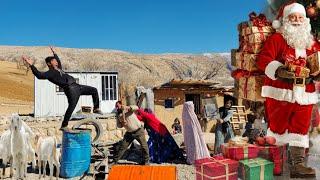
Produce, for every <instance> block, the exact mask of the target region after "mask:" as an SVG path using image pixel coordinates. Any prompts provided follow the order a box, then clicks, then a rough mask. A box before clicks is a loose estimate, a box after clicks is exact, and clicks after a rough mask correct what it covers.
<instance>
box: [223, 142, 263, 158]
mask: <svg viewBox="0 0 320 180" xmlns="http://www.w3.org/2000/svg"><path fill="white" fill-rule="evenodd" d="M221 150H222V153H223V156H224V157H226V158H230V159H234V160H242V159H248V158H249V159H252V158H256V157H258V153H259V148H258V147H257V146H256V145H252V144H248V145H246V146H231V145H230V144H228V143H225V144H222V145H221Z"/></svg>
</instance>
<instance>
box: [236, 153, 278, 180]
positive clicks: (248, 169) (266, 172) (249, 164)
mask: <svg viewBox="0 0 320 180" xmlns="http://www.w3.org/2000/svg"><path fill="white" fill-rule="evenodd" d="M273 168H274V164H273V162H271V161H268V160H265V159H262V158H255V159H245V160H241V161H239V177H240V178H241V179H243V180H269V179H270V180H273Z"/></svg>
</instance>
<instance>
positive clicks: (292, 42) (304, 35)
mask: <svg viewBox="0 0 320 180" xmlns="http://www.w3.org/2000/svg"><path fill="white" fill-rule="evenodd" d="M280 32H281V33H282V35H283V37H284V39H285V40H286V41H287V43H288V45H289V46H291V47H292V48H294V49H308V48H310V47H311V46H312V45H313V43H314V41H313V35H312V34H311V25H310V19H309V18H306V19H305V20H304V22H303V23H301V24H300V25H294V23H291V22H289V20H288V19H285V20H284V21H283V26H282V28H281V29H280Z"/></svg>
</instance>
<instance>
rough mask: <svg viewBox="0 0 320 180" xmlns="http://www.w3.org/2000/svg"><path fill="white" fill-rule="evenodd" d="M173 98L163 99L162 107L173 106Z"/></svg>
mask: <svg viewBox="0 0 320 180" xmlns="http://www.w3.org/2000/svg"><path fill="white" fill-rule="evenodd" d="M173 105H174V104H173V99H165V100H164V108H166V109H167V108H174V106H173Z"/></svg>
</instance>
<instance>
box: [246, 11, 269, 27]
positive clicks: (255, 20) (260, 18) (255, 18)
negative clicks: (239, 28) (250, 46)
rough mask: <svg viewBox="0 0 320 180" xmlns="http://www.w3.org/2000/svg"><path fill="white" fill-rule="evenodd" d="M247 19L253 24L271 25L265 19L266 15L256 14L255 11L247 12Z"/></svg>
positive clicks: (260, 25)
mask: <svg viewBox="0 0 320 180" xmlns="http://www.w3.org/2000/svg"><path fill="white" fill-rule="evenodd" d="M249 19H250V21H251V22H252V24H253V25H254V26H258V27H264V26H270V25H271V23H270V22H269V21H268V20H267V17H266V16H265V15H264V14H259V15H257V14H256V13H255V12H251V13H250V14H249Z"/></svg>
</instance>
